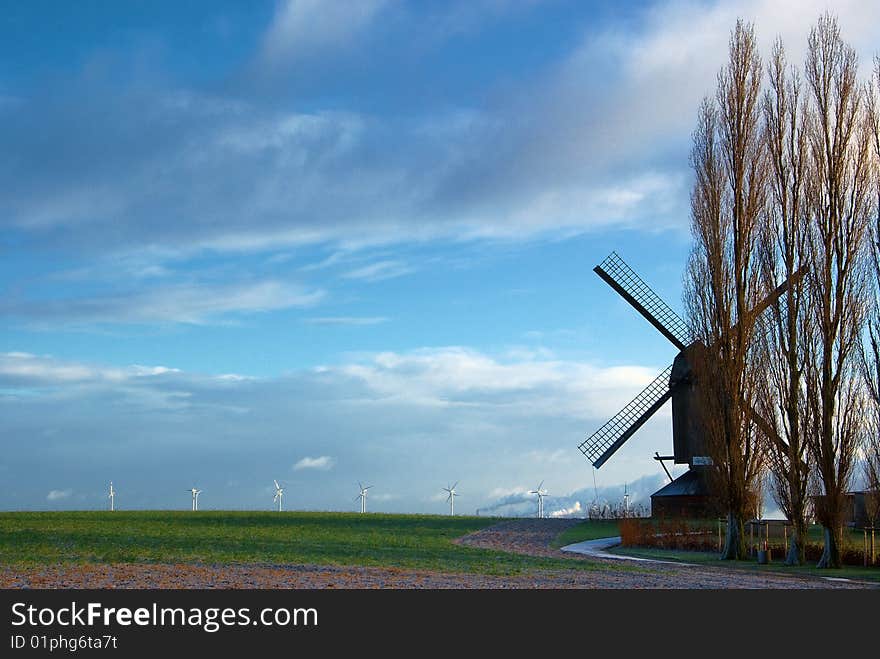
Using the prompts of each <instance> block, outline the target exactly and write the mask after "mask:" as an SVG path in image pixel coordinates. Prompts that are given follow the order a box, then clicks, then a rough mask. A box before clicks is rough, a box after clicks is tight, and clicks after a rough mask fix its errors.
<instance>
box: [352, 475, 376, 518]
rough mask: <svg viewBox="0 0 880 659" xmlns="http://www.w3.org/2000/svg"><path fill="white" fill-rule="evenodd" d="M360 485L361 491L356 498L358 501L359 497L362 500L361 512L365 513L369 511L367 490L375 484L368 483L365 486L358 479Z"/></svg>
mask: <svg viewBox="0 0 880 659" xmlns="http://www.w3.org/2000/svg"><path fill="white" fill-rule="evenodd" d="M358 487H359V488H360V489H361V493H360V494H358V495H357V496H356V497H355V498H354V500H355V501H357V500H358V499H360V501H361V512H362V513H365V512H367V490H369V489H370V488H371V487H373V486H372V485H367V486H366V487H364V485H363V483H361V482H360V481H358Z"/></svg>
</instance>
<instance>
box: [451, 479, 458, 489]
mask: <svg viewBox="0 0 880 659" xmlns="http://www.w3.org/2000/svg"><path fill="white" fill-rule="evenodd" d="M456 487H458V481H455V483H454V484H453V485H452V487H451V488H450V489H453V490H454V489H455V488H456Z"/></svg>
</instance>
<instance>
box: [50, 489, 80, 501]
mask: <svg viewBox="0 0 880 659" xmlns="http://www.w3.org/2000/svg"><path fill="white" fill-rule="evenodd" d="M72 494H73V490H50V491H49V494H47V495H46V500H47V501H61V500H63V499H69V498H70V497H71V495H72Z"/></svg>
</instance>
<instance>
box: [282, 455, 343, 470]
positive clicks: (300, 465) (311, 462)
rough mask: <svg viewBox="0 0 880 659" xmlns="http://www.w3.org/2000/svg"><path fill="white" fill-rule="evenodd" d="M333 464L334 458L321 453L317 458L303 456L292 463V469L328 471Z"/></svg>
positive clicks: (334, 462)
mask: <svg viewBox="0 0 880 659" xmlns="http://www.w3.org/2000/svg"><path fill="white" fill-rule="evenodd" d="M335 464H336V458H334V457H331V456H329V455H322V456H319V457H317V458H310V457H305V458H303V459H302V460H300V461H298V462H297V463H296V464H295V465H293V470H294V471H302V470H303V469H315V470H317V471H329V470H330V469H332V468H333V466H334V465H335Z"/></svg>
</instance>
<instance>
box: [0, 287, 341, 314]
mask: <svg viewBox="0 0 880 659" xmlns="http://www.w3.org/2000/svg"><path fill="white" fill-rule="evenodd" d="M324 295H325V294H324V291H322V290H309V289H307V288H305V287H303V286H301V285H299V284H291V283H287V282H283V281H275V280H266V281H257V282H245V283H233V284H219V285H218V284H178V285H169V286H165V287H157V288H153V289H147V290H140V291H135V292H131V293H127V294H110V295H96V296H94V297H84V298H68V299H55V300H42V301H22V302H16V301H9V300H7V301H6V302H3V303H0V315H3V316H7V317H12V318H17V319H21V320H26V321H31V322H33V323H35V324H41V323H42V324H47V325H55V324H61V325H64V324H71V325H76V324H92V323H98V324H101V323H191V324H202V323H207V322H210V321H214V320H217V319H220V318H223V317H226V316H229V315H235V314H248V313H260V312H266V311H273V310H277V309H288V308H291V307H309V306H312V305H314V304H316V303H317V302H318V301H320V300H321V299H322V298H323V297H324Z"/></svg>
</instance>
